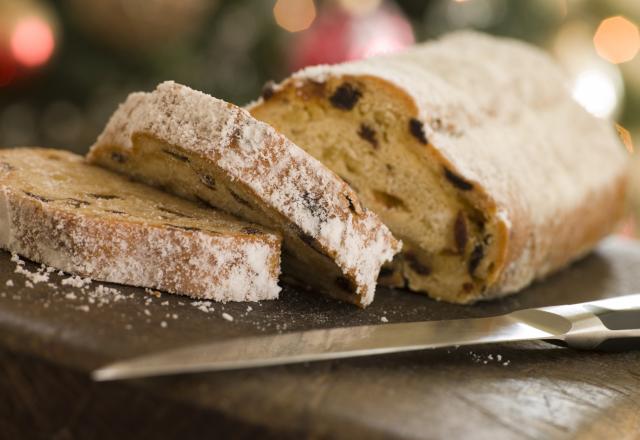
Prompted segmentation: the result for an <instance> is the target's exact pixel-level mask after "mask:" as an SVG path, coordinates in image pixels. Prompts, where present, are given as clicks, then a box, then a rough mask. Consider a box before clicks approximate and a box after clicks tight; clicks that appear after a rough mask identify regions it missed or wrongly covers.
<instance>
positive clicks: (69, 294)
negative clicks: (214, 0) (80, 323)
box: [64, 292, 78, 299]
mask: <svg viewBox="0 0 640 440" xmlns="http://www.w3.org/2000/svg"><path fill="white" fill-rule="evenodd" d="M64 297H65V298H67V299H78V297H77V296H76V294H75V293H73V292H69V293H67V294H66V295H65V296H64Z"/></svg>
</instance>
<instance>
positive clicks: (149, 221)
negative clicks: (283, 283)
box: [0, 148, 281, 301]
mask: <svg viewBox="0 0 640 440" xmlns="http://www.w3.org/2000/svg"><path fill="white" fill-rule="evenodd" d="M280 242H281V237H280V235H279V234H277V233H273V232H269V231H268V230H265V229H264V228H262V227H261V226H256V225H254V224H250V223H246V222H242V221H239V220H237V219H235V218H233V217H230V216H229V215H227V214H224V213H222V212H220V211H215V210H212V209H210V208H206V207H200V206H198V205H196V204H195V203H192V202H189V201H186V200H183V199H180V198H177V197H175V196H171V195H169V194H165V193H163V192H161V191H158V190H156V189H153V188H151V187H147V186H145V185H141V184H138V183H133V182H130V181H129V180H127V179H125V178H124V177H122V176H119V175H117V174H115V173H111V172H109V171H106V170H103V169H101V168H98V167H94V166H91V165H89V164H87V163H86V162H85V161H84V159H83V158H82V157H80V156H77V155H75V154H72V153H69V152H64V151H58V150H48V149H38V148H19V149H8V150H2V151H1V152H0V247H1V248H2V249H6V250H8V251H11V252H15V253H18V254H20V255H23V256H24V257H26V258H29V259H31V260H33V261H36V262H39V263H44V264H47V265H49V266H53V267H55V268H58V269H61V270H64V271H66V272H70V273H73V274H78V275H81V276H86V277H91V278H93V279H96V280H100V281H108V282H115V283H122V284H129V285H133V286H142V287H150V288H155V289H160V290H163V291H167V292H172V293H178V294H184V295H188V296H191V297H194V298H203V299H211V300H216V301H257V300H263V299H273V298H277V297H278V293H279V291H280V287H279V286H278V275H279V273H280Z"/></svg>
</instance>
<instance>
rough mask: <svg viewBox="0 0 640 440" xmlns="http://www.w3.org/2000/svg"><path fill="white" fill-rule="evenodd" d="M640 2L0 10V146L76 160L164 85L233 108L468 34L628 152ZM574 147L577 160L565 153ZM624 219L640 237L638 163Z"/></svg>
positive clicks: (639, 115) (148, 0) (3, 6)
mask: <svg viewBox="0 0 640 440" xmlns="http://www.w3.org/2000/svg"><path fill="white" fill-rule="evenodd" d="M638 24H640V0H518V1H515V0H511V1H509V0H277V1H276V0H180V1H175V0H0V146H2V147H10V146H16V145H41V146H49V147H61V148H67V149H71V150H74V151H76V152H79V153H84V152H85V151H86V150H87V148H88V146H89V145H91V143H92V142H93V141H94V140H95V138H96V136H97V135H98V134H99V133H100V131H101V130H102V128H103V126H104V124H105V123H106V121H107V119H108V117H109V115H110V114H111V113H112V112H113V111H114V110H115V108H116V106H117V104H118V103H119V102H121V101H122V100H123V99H124V98H125V97H126V95H127V94H128V93H130V92H132V91H137V90H150V89H152V88H153V87H154V86H155V85H156V84H157V83H158V82H160V81H163V80H166V79H173V80H175V81H178V82H181V83H184V84H187V85H189V86H191V87H194V88H196V89H200V90H203V91H206V92H208V93H211V94H213V95H215V96H217V97H220V98H223V99H226V100H229V101H232V102H235V103H237V104H245V103H247V102H249V101H251V100H253V99H254V98H255V97H256V96H258V95H259V93H260V90H261V88H262V86H263V84H264V83H265V82H266V81H267V80H270V79H273V80H276V81H277V80H280V79H282V78H284V77H285V76H286V75H288V74H289V73H291V72H292V71H294V70H297V69H299V68H301V67H304V66H307V65H313V64H319V63H336V62H340V61H344V60H349V59H356V58H362V57H368V56H371V55H375V54H377V53H384V52H392V51H396V50H401V49H402V48H403V47H405V46H407V45H410V44H412V43H414V42H416V41H418V42H419V41H424V40H426V39H429V38H433V37H437V36H438V35H441V34H443V33H446V32H450V31H452V30H455V29H462V28H474V29H478V30H483V31H486V32H490V33H493V34H497V35H505V36H511V37H514V38H519V39H522V40H526V41H529V42H532V43H534V44H536V45H539V46H541V47H543V48H545V49H547V50H548V51H549V52H550V53H551V54H552V55H553V56H555V57H556V58H557V59H558V60H559V61H560V63H562V65H563V66H564V67H565V69H566V70H567V72H568V74H569V78H570V87H571V89H572V92H573V96H574V97H575V99H576V100H577V101H578V102H580V103H581V104H582V105H583V106H584V107H585V108H586V109H587V110H588V111H590V112H591V113H593V114H594V115H596V116H598V117H603V118H611V119H613V120H614V121H616V122H617V123H618V124H619V129H620V131H621V133H622V135H623V136H622V137H623V138H624V139H625V144H626V148H627V149H628V150H629V152H630V153H633V141H632V139H634V138H635V139H640V55H638V52H639V51H640V34H639V31H638ZM576 147H577V146H576ZM631 156H632V160H633V161H634V167H635V172H634V176H633V179H634V180H635V181H634V183H633V185H632V197H631V206H632V209H631V214H630V216H629V219H628V221H627V222H626V223H625V225H624V228H623V230H622V231H621V232H622V233H624V234H625V235H627V236H636V237H637V236H638V232H639V231H640V222H639V221H638V219H640V159H639V158H638V155H637V154H632V155H631Z"/></svg>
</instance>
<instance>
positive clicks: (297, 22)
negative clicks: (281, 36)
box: [273, 0, 316, 32]
mask: <svg viewBox="0 0 640 440" xmlns="http://www.w3.org/2000/svg"><path fill="white" fill-rule="evenodd" d="M273 16H274V17H275V19H276V23H278V25H279V26H280V27H282V28H283V29H285V30H287V31H289V32H300V31H303V30H305V29H308V28H309V26H311V24H312V23H313V20H315V18H316V6H315V4H314V3H313V0H278V1H277V2H276V5H275V6H274V7H273Z"/></svg>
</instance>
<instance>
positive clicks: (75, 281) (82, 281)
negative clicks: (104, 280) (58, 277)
mask: <svg viewBox="0 0 640 440" xmlns="http://www.w3.org/2000/svg"><path fill="white" fill-rule="evenodd" d="M92 282H93V280H92V279H91V278H82V277H81V276H78V275H72V276H70V277H69V278H64V279H63V280H62V281H60V284H62V285H63V286H71V287H77V288H78V289H82V288H84V287H87V286H88V285H90V284H91V283H92Z"/></svg>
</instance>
